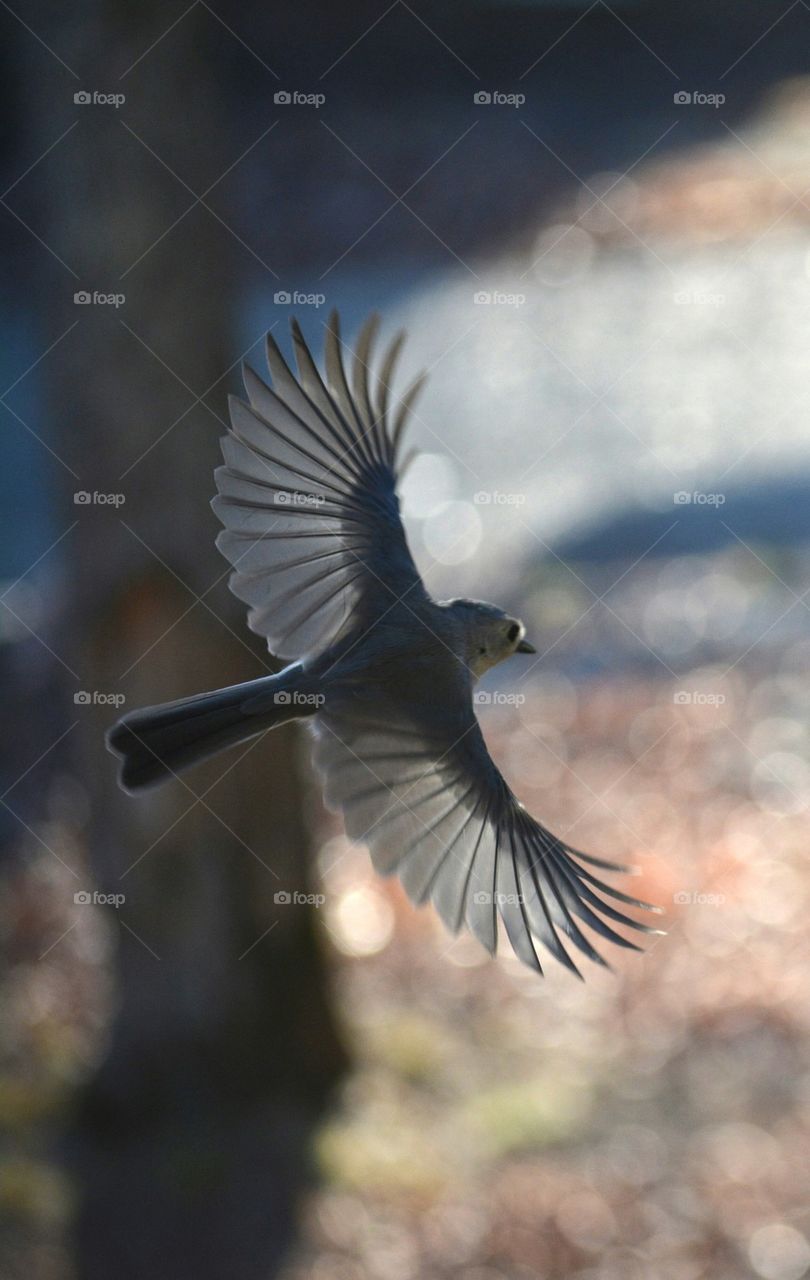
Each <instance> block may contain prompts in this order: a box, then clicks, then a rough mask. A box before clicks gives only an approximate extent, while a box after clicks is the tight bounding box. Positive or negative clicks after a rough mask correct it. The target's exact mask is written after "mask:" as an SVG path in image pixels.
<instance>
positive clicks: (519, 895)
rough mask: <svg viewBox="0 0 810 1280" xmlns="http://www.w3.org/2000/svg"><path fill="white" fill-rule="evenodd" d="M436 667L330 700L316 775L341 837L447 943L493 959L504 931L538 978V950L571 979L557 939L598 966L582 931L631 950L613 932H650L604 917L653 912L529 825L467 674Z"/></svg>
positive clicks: (319, 726)
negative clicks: (469, 938) (495, 757)
mask: <svg viewBox="0 0 810 1280" xmlns="http://www.w3.org/2000/svg"><path fill="white" fill-rule="evenodd" d="M437 665H438V666H441V664H437V663H436V661H435V658H431V662H430V664H425V669H424V673H420V671H419V669H418V667H419V664H418V663H414V665H413V667H412V668H410V669H409V672H403V673H401V674H402V679H399V680H398V679H396V677H395V675H394V673H393V672H392V671H391V670H390V669H389V670H387V671H386V672H384V673H381V675H380V678H379V680H377V681H375V680H374V678H373V677H372V678H371V679H369V678H368V676H367V677H366V678H365V679H364V681H363V684H362V687H360V686H358V687H356V688H349V689H347V690H346V691H345V693H340V692H338V693H337V694H336V695H335V696H334V697H331V698H327V702H326V706H325V707H324V708H322V710H321V712H320V714H319V716H318V719H317V723H316V725H315V733H316V736H317V741H316V747H315V763H316V765H317V766H318V768H319V770H320V772H321V774H322V777H323V782H324V793H325V796H326V800H327V803H329V804H330V805H331V806H332V807H333V808H336V809H341V810H342V811H343V814H344V817H345V822H346V829H347V831H348V834H349V836H350V837H351V838H352V839H353V840H357V841H362V842H364V843H366V844H368V846H369V849H370V852H371V857H372V861H373V863H374V867H375V868H376V870H377V871H378V872H380V874H382V875H393V874H397V875H398V876H399V878H400V880H401V881H402V884H403V885H404V887H405V889H406V891H407V893H408V895H409V896H410V898H411V899H412V900H413V901H414V902H415V903H417V904H421V903H424V902H427V901H431V902H432V903H433V904H434V906H435V907H436V910H437V911H438V913H439V915H440V916H441V918H442V920H443V921H444V923H445V924H446V925H447V927H448V928H449V929H450V930H451V931H452V932H453V933H456V932H458V930H459V929H460V928H461V927H462V926H464V925H466V926H467V928H468V929H469V930H470V931H471V932H472V933H473V934H474V935H475V937H476V938H478V939H479V941H480V942H482V943H483V945H484V946H485V947H486V948H487V950H488V951H490V952H491V953H494V952H495V950H496V949H497V942H498V918H500V920H501V921H502V922H503V926H504V928H505V930H506V934H507V936H508V938H509V941H510V943H511V945H512V948H513V949H514V951H515V953H516V954H517V956H518V957H519V958H520V959H521V960H522V961H523V962H524V963H525V964H527V965H529V966H531V967H532V968H534V969H536V970H538V971H540V972H542V970H541V966H540V962H539V959H538V956H537V951H536V948H535V941H539V942H540V943H542V944H543V946H545V947H546V948H547V949H548V950H549V951H550V952H551V953H552V955H554V956H555V957H556V958H557V959H558V960H560V961H561V962H562V963H563V964H564V965H566V966H567V967H568V968H569V969H571V970H573V972H575V973H578V970H577V968H576V965H575V964H574V962H573V960H572V959H571V957H570V956H569V954H568V952H567V950H566V948H565V946H564V943H563V939H565V940H567V941H568V942H570V943H573V945H574V946H575V947H577V948H578V949H579V950H580V951H581V952H583V953H584V954H585V955H586V956H589V957H590V959H592V960H595V961H597V962H598V963H600V964H604V963H605V962H604V961H603V960H602V958H601V956H600V955H599V953H598V952H597V951H596V949H595V947H594V946H593V944H592V942H591V941H590V940H589V938H588V937H587V936H586V932H583V928H582V926H587V927H588V928H589V929H590V930H591V931H592V932H593V933H595V934H596V935H598V936H599V937H602V938H606V939H609V940H610V941H611V942H615V943H618V944H619V945H620V946H622V947H630V948H632V949H634V950H638V948H637V947H635V945H634V944H633V943H632V942H630V941H628V939H627V938H625V937H623V936H622V935H621V934H620V933H618V932H617V931H616V930H615V929H614V928H613V927H612V925H613V924H619V925H621V926H629V927H630V928H633V929H637V930H641V931H643V932H647V933H654V932H658V931H657V930H654V929H650V928H649V927H648V926H646V925H644V924H641V923H639V922H638V921H636V920H633V919H631V918H630V917H629V916H627V915H625V914H624V913H623V912H622V911H620V910H619V909H618V908H617V907H616V906H614V905H612V904H613V903H615V902H619V903H622V904H629V905H630V906H633V907H641V908H647V907H648V904H646V903H643V902H639V901H637V900H635V899H633V898H630V897H627V896H626V895H625V894H623V893H620V892H619V891H618V890H616V889H614V888H612V887H611V886H609V885H607V884H606V883H604V881H603V880H602V879H601V878H600V877H599V876H597V874H595V872H594V870H593V868H594V867H596V868H601V869H605V870H608V871H622V870H626V868H622V867H619V866H616V865H615V864H613V863H610V862H604V861H602V860H600V859H597V858H592V857H589V856H588V855H586V854H582V853H579V852H578V851H576V850H574V849H572V848H571V847H570V846H569V845H568V844H566V843H565V841H563V840H561V839H558V838H557V837H556V836H554V835H552V834H551V832H550V831H547V830H546V829H545V827H543V826H541V825H540V823H539V822H537V821H535V819H534V818H532V817H531V816H530V815H529V814H528V813H527V812H526V810H525V809H524V808H523V806H522V805H521V804H520V803H519V802H518V800H517V799H516V798H515V796H514V795H513V794H512V792H511V791H510V789H509V787H508V786H507V784H506V782H505V780H504V779H503V777H502V776H501V774H500V772H499V771H498V769H497V768H496V766H495V764H494V763H493V761H492V758H491V757H490V755H489V752H488V751H487V748H486V744H485V742H484V739H483V736H482V734H481V730H480V728H479V725H478V721H477V720H476V717H475V712H474V709H473V705H472V699H471V691H470V686H469V682H468V681H467V680H466V678H465V673H464V671H463V668H461V667H460V666H459V664H458V663H454V665H455V666H456V667H457V669H458V672H459V675H458V676H456V677H455V678H454V676H453V674H452V671H451V670H450V668H449V667H448V671H447V673H446V676H447V678H446V679H443V676H444V675H445V673H444V672H442V671H441V670H438V671H437V670H436V669H435V668H436V666H437ZM429 666H432V667H433V670H432V671H431V670H429V669H428V667H429ZM648 909H650V908H648ZM651 909H652V910H655V908H651Z"/></svg>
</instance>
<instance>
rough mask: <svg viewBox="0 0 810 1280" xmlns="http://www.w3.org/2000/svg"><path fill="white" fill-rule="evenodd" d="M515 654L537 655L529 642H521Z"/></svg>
mask: <svg viewBox="0 0 810 1280" xmlns="http://www.w3.org/2000/svg"><path fill="white" fill-rule="evenodd" d="M515 653H537V650H536V649H535V647H534V645H533V644H529V642H528V640H521V642H520V644H519V645H518V647H517V649H515Z"/></svg>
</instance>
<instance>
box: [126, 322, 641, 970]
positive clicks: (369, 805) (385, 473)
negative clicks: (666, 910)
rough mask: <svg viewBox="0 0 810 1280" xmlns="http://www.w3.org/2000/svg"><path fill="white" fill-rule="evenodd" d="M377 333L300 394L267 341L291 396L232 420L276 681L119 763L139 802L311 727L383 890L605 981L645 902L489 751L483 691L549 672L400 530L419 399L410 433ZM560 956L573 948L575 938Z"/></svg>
mask: <svg viewBox="0 0 810 1280" xmlns="http://www.w3.org/2000/svg"><path fill="white" fill-rule="evenodd" d="M375 333H376V320H374V319H372V320H371V321H370V322H369V323H367V324H366V326H365V327H364V329H363V331H362V333H361V335H360V338H359V339H358V345H357V349H356V353H355V358H354V362H353V365H352V369H351V386H350V384H349V378H348V377H347V372H346V368H345V366H344V363H343V358H342V352H341V346H342V344H341V341H340V337H339V333H338V328H337V318H336V317H333V318H332V319H331V320H330V324H329V326H328V329H327V341H326V378H325V380H324V379H323V378H322V377H321V374H320V373H319V371H318V369H317V367H316V365H315V362H314V360H313V358H312V355H311V353H310V351H309V349H308V347H307V346H306V344H305V342H304V340H303V337H302V336H301V333H300V330H298V328H297V327H296V326H294V328H293V337H294V344H295V350H296V358H297V363H298V374H297V377H296V376H295V375H294V374H293V373H292V371H291V370H290V368H289V367H288V365H287V364H286V362H285V361H284V359H283V357H282V356H281V353H280V351H279V350H278V348H277V347H276V345H275V343H274V342H273V341H272V340H271V339H270V338H269V337H268V347H267V354H268V363H269V366H270V372H271V374H272V378H273V388H272V390H271V389H270V387H268V386H266V385H265V383H263V382H262V381H261V380H260V379H259V378H258V377H257V375H256V374H255V373H254V372H253V371H252V370H246V371H245V386H246V389H247V393H248V402H247V403H245V402H242V401H240V400H236V399H233V400H232V401H231V423H232V431H231V434H230V435H228V436H227V437H226V438H225V440H224V441H223V453H224V456H225V466H223V467H220V468H219V469H218V471H217V472H216V480H217V487H218V489H219V496H218V497H217V498H215V499H214V502H213V506H214V509H215V511H216V513H217V515H218V516H219V518H220V519H221V521H222V523H223V525H224V529H223V532H222V533H221V534H220V535H219V538H218V540H217V542H218V546H219V547H220V549H221V550H222V552H223V554H224V555H225V556H226V557H227V559H228V560H230V562H231V564H232V565H233V568H234V573H233V575H232V577H231V588H232V590H233V591H234V593H235V594H236V595H237V596H238V597H239V598H240V599H242V600H244V601H245V602H246V603H247V604H248V605H249V606H250V609H249V614H248V620H249V624H250V626H251V627H252V628H253V630H255V631H257V632H259V633H260V634H262V635H263V636H264V637H265V638H266V639H267V642H268V645H269V648H270V650H271V652H273V653H274V654H275V655H276V656H278V657H281V658H287V659H291V660H292V661H290V663H289V665H288V666H287V667H285V668H284V670H283V671H281V672H280V673H279V674H278V675H274V676H266V677H261V678H260V679H258V680H254V681H249V682H248V683H246V684H244V685H240V686H235V687H232V688H230V689H222V690H216V691H215V692H213V693H210V694H204V695H200V696H198V697H196V698H191V699H185V700H182V701H181V702H178V703H171V704H166V705H164V706H162V707H155V708H148V709H146V710H145V711H141V712H134V713H131V714H130V715H128V716H126V717H124V719H123V720H122V721H121V722H119V724H118V725H117V726H115V728H114V729H113V730H112V731H111V733H110V745H111V747H112V749H113V750H115V751H117V752H118V753H119V754H120V755H122V756H123V758H124V765H123V770H122V780H123V782H124V784H125V785H127V786H129V787H130V788H132V789H135V788H138V787H140V786H143V785H148V784H150V783H152V782H155V781H160V780H161V779H163V778H165V777H167V776H170V775H171V774H172V773H174V772H176V771H177V770H178V769H181V768H185V767H187V766H188V765H190V764H192V763H194V762H195V761H196V760H197V759H200V758H202V757H203V756H205V755H210V754H212V753H213V752H215V751H217V750H220V749H222V748H223V747H225V746H229V745H231V744H233V743H234V742H238V741H241V740H243V739H245V738H248V737H251V736H254V735H256V734H258V733H261V732H263V731H265V730H266V729H269V728H273V727H275V726H276V725H277V724H280V723H282V722H283V721H285V720H289V719H292V718H302V719H307V720H309V721H310V723H311V725H312V727H313V729H314V733H315V739H316V745H315V752H314V759H315V764H316V766H317V768H318V770H319V772H320V774H321V777H322V781H323V786H324V795H325V798H326V800H327V803H329V804H330V805H331V806H333V807H335V808H337V809H339V810H341V811H342V813H343V815H344V819H345V823H346V828H347V831H348V834H349V835H350V836H351V837H352V838H353V839H357V840H362V841H363V842H364V843H366V844H367V845H368V846H369V849H370V852H371V856H372V859H373V862H374V865H375V867H376V868H377V870H378V871H380V872H381V874H384V875H390V874H393V873H396V874H398V875H399V877H400V879H401V880H402V883H403V884H404V886H405V888H406V890H407V891H408V893H409V894H410V896H411V897H412V898H413V900H414V901H415V902H420V903H421V902H424V901H428V900H430V901H432V902H433V904H434V905H435V907H436V909H437V910H438V912H439V914H440V915H441V917H442V919H443V920H444V921H445V923H446V924H447V925H448V927H449V928H450V929H451V930H453V931H456V930H458V929H459V928H460V927H461V926H462V925H465V924H466V926H467V927H468V928H469V929H470V930H471V932H472V933H473V934H474V935H475V936H476V937H477V938H478V939H479V940H480V941H481V942H482V943H483V944H484V945H485V946H486V947H487V948H488V949H489V950H490V951H494V950H495V949H496V945H497V938H498V921H499V920H500V921H501V922H502V924H503V925H504V926H505V929H506V932H507V934H508V937H509V940H510V942H511V944H512V946H513V948H514V950H515V952H516V953H517V955H518V956H519V957H520V959H521V960H523V961H524V962H525V963H526V964H529V965H530V966H532V967H533V968H535V969H538V970H539V969H540V964H539V960H538V957H537V952H536V948H535V940H539V941H540V942H542V943H543V944H544V945H545V946H546V947H547V948H548V949H549V950H550V951H551V952H552V953H553V954H554V955H555V956H556V957H557V958H558V959H559V960H560V961H562V962H563V963H564V964H565V965H567V967H569V968H570V969H572V970H573V971H574V972H577V970H576V967H575V966H574V963H573V961H572V960H571V958H570V956H569V954H568V951H567V950H566V948H565V946H564V945H563V941H562V937H565V938H567V939H568V940H569V941H570V942H572V943H573V944H574V945H575V946H576V947H578V948H579V950H580V951H582V952H583V953H584V954H586V955H588V956H589V957H590V958H591V959H593V960H596V961H598V962H599V963H604V962H603V961H602V960H601V957H600V956H599V955H598V953H597V952H596V950H595V948H594V946H593V944H592V942H591V941H590V939H589V937H588V936H587V934H586V933H585V932H584V931H583V928H582V926H583V925H585V926H588V927H589V928H590V929H591V930H592V931H593V932H595V933H596V934H598V935H601V936H602V937H605V938H609V939H611V940H612V941H614V942H616V943H618V944H619V945H621V946H625V947H627V946H632V945H633V944H631V943H630V942H629V941H628V940H627V938H626V937H624V936H623V935H622V934H619V933H617V932H616V930H615V929H614V928H613V927H612V925H611V924H609V923H608V921H612V922H614V923H616V922H618V923H619V924H621V925H625V926H630V927H632V928H635V929H641V930H644V931H649V930H648V929H647V926H645V925H641V924H639V922H638V921H636V920H633V919H631V918H629V917H628V916H626V915H625V914H624V913H622V912H621V911H619V910H618V909H617V908H616V907H615V906H613V905H611V901H610V900H611V899H612V900H613V901H616V900H618V901H619V902H622V903H631V904H632V905H635V906H644V905H646V904H643V903H638V902H635V900H634V899H631V898H628V897H626V896H625V895H624V894H621V893H619V892H618V891H617V890H616V889H613V888H612V887H610V886H608V885H607V884H605V883H603V882H602V881H601V880H599V879H597V877H596V876H595V875H594V873H593V871H592V870H590V869H589V868H590V867H593V866H597V867H607V868H609V869H613V870H621V868H616V867H614V866H613V864H610V863H605V862H602V861H601V860H600V859H597V858H592V857H590V856H588V855H585V854H582V853H580V852H578V851H576V850H574V849H572V848H571V847H570V846H569V845H568V844H567V843H566V842H565V841H563V840H561V839H559V838H558V837H556V836H554V835H552V834H551V833H550V832H549V831H547V830H546V828H544V827H543V826H541V825H540V823H538V822H536V821H535V820H534V819H533V818H531V817H530V816H529V814H528V813H527V812H526V810H525V809H524V808H523V806H522V805H521V804H520V802H519V801H518V800H517V799H516V797H515V796H514V795H513V794H512V792H511V790H510V788H509V787H508V785H507V784H506V782H505V781H504V779H503V777H502V776H501V774H500V772H499V770H498V769H497V767H496V766H495V764H494V762H493V760H492V758H491V757H490V755H489V752H488V751H487V748H486V745H485V743H484V739H483V736H482V734H481V730H480V727H479V725H478V721H477V719H476V716H475V711H474V705H473V688H474V685H475V682H476V680H477V679H478V678H479V677H480V676H481V675H482V674H483V673H484V672H485V671H487V670H488V669H489V668H490V667H492V666H494V665H495V664H496V663H498V662H501V661H503V660H505V659H507V658H509V657H511V656H512V655H513V654H515V653H533V652H534V650H533V649H532V648H531V646H530V645H528V644H527V643H526V641H525V640H524V638H523V637H524V629H523V625H522V623H520V621H519V620H518V619H516V618H511V617H509V616H508V615H507V614H506V613H504V611H503V610H502V609H499V608H498V607H497V606H496V605H490V604H486V603H484V602H481V601H475V600H451V601H446V602H439V601H436V600H433V599H432V598H431V596H430V595H429V594H428V592H427V590H426V588H425V585H424V583H423V581H422V578H421V577H420V575H419V572H418V570H417V568H416V565H415V564H414V561H413V558H412V556H411V553H410V550H409V548H408V544H407V541H406V538H405V531H404V529H403V526H402V522H401V519H400V515H399V501H398V498H397V494H396V480H397V474H398V471H401V469H402V466H401V464H400V461H399V452H400V444H401V436H402V431H403V427H404V424H405V421H406V419H407V415H408V412H409V410H410V407H411V405H412V401H413V396H414V394H415V390H416V389H418V386H419V385H420V381H419V380H417V383H416V384H414V387H412V388H411V390H410V391H409V392H407V393H406V395H405V396H404V398H403V400H402V402H401V404H400V407H399V410H398V412H397V413H396V415H393V414H391V413H390V410H389V386H390V381H391V376H392V370H393V366H394V362H395V360H396V357H397V354H398V351H399V346H400V343H401V337H398V338H397V339H395V340H394V342H393V343H392V345H391V346H390V347H389V349H388V352H387V354H386V355H385V357H384V359H383V362H382V366H381V371H380V375H379V377H378V380H377V384H376V387H372V385H371V381H370V378H369V364H370V361H371V348H372V344H373V341H374V337H375ZM561 935H562V936H561Z"/></svg>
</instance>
